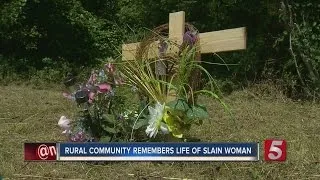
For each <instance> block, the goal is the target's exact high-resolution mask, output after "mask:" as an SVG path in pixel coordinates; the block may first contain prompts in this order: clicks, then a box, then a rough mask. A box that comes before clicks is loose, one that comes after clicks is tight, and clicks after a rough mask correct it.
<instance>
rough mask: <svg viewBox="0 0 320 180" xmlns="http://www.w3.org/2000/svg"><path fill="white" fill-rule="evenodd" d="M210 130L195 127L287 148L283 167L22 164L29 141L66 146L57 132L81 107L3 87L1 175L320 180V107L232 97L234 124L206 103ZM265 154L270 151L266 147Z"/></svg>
mask: <svg viewBox="0 0 320 180" xmlns="http://www.w3.org/2000/svg"><path fill="white" fill-rule="evenodd" d="M200 101H201V102H203V103H205V104H207V105H208V107H209V111H210V115H211V123H209V122H206V123H205V124H204V125H203V126H200V127H194V128H193V130H192V131H193V132H192V133H194V134H195V135H196V136H197V137H199V138H200V139H202V141H215V142H220V141H230V142H231V141H234V142H239V141H240V142H247V141H256V142H262V141H263V140H264V139H266V138H283V139H286V140H287V142H288V152H287V153H288V155H287V161H286V162H284V163H266V162H263V155H262V154H261V157H260V158H261V160H260V161H259V162H252V163H244V162H239V163H234V162H228V163H222V162H205V163H204V162H202V163H200V162H199V163H198V162H197V163H191V162H185V163H182V162H181V163H177V162H165V163H152V162H129V163H125V162H119V163H107V164H106V165H92V164H88V163H81V162H77V163H76V162H72V163H68V162H57V163H50V162H42V163H37V162H31V163H26V162H24V161H23V143H24V142H59V141H64V137H63V136H62V135H61V129H60V128H59V127H58V126H57V122H58V119H59V118H60V116H61V115H66V116H68V117H72V116H73V114H72V110H73V108H74V105H73V104H72V103H71V102H68V101H67V100H65V99H64V98H63V97H62V95H61V92H60V91H58V90H54V89H51V90H35V89H32V88H31V87H23V86H0V102H1V103H0V127H1V128H0V176H2V177H3V178H4V179H113V180H116V179H124V180H125V179H176V180H178V179H238V180H240V179H320V105H319V104H313V103H311V102H294V101H292V100H290V99H287V98H285V97H283V96H282V95H280V94H279V91H277V90H276V89H272V88H270V87H269V86H268V85H264V86H257V87H251V88H248V89H245V90H242V91H237V92H233V93H232V94H231V95H228V96H227V97H226V99H225V101H226V102H227V103H228V104H229V105H230V106H231V109H232V112H233V114H234V117H235V121H232V120H230V117H229V116H228V114H227V113H224V111H223V109H222V108H221V107H220V106H219V105H218V104H217V103H216V102H215V101H211V100H210V101H208V100H207V99H206V98H204V97H202V98H201V99H200ZM260 148H261V149H260V152H263V149H262V147H260Z"/></svg>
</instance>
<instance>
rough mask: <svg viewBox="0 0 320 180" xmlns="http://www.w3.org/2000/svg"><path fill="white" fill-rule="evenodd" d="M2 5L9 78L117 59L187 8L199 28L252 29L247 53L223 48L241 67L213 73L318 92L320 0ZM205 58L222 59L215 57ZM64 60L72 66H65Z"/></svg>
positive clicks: (7, 0)
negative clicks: (124, 47)
mask: <svg viewBox="0 0 320 180" xmlns="http://www.w3.org/2000/svg"><path fill="white" fill-rule="evenodd" d="M0 5H1V10H0V44H1V49H0V55H1V56H2V58H1V61H2V62H0V70H1V72H0V74H1V76H2V80H3V79H5V78H6V79H7V80H5V81H13V80H16V79H19V78H25V79H28V80H30V79H32V82H35V83H38V82H40V81H44V82H45V81H48V79H54V82H57V81H58V79H59V78H61V74H64V73H65V72H64V70H67V69H68V71H69V70H72V71H83V67H85V68H88V69H90V68H91V67H94V66H96V65H98V64H99V62H100V61H104V60H105V59H106V58H107V57H114V58H115V57H117V56H118V55H119V52H120V51H119V50H120V49H119V47H120V45H121V44H122V43H124V42H125V43H127V42H136V41H139V40H141V37H143V36H144V35H145V33H146V32H148V30H149V29H152V28H154V27H156V26H158V25H161V24H164V23H168V14H169V13H171V12H176V11H185V12H186V21H187V22H190V23H192V24H193V25H195V27H196V28H197V29H198V30H199V31H200V32H208V31H213V30H221V29H227V28H236V27H240V26H245V27H246V28H247V31H248V33H247V49H246V50H245V51H241V52H226V53H219V55H220V57H222V59H224V60H225V62H223V63H226V64H237V65H233V66H207V65H206V64H204V67H205V68H206V69H207V70H208V71H209V72H210V74H211V75H212V76H213V77H215V78H218V79H220V81H226V83H228V84H239V85H240V86H238V87H241V86H243V85H247V84H249V82H259V81H261V80H265V79H272V80H278V79H280V81H281V82H282V83H283V85H284V87H285V88H286V89H287V90H288V92H289V94H291V96H298V97H302V96H308V97H311V96H312V97H317V96H319V95H317V94H319V74H320V73H319V34H320V33H319V28H320V27H319V26H320V25H319V24H320V22H319V2H317V1H315V0H307V1H302V0H293V1H290V2H289V4H288V3H287V1H277V0H270V1H246V0H237V1H234V0H216V1H211V0H202V1H195V0H186V1H172V0H161V1H156V2H154V1H145V0H119V1H116V0H110V1H97V0H93V1H91V0H67V1H62V0H46V1H40V0H30V1H26V0H4V1H1V2H0ZM289 9H290V11H291V12H292V15H290V13H289ZM290 17H291V20H290ZM290 36H291V40H289V37H290ZM275 41H276V43H274V42H275ZM289 42H291V46H292V51H293V53H292V52H290V50H288V49H290V43H289ZM46 58H48V59H50V61H51V62H50V63H48V62H47V61H43V59H46ZM202 60H204V61H208V62H218V63H222V62H221V59H220V58H218V57H214V56H212V55H203V56H202ZM65 64H67V65H68V68H65V69H64V70H61V69H60V68H61V67H64V66H65ZM89 66H90V67H89ZM69 67H72V68H69ZM48 69H52V70H48ZM38 71H40V72H38ZM47 73H49V74H51V75H50V76H49V77H47V76H46V74H47ZM53 76H55V77H53ZM42 77H44V78H43V80H41V79H42ZM226 83H225V82H222V84H226Z"/></svg>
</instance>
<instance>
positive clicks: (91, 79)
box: [88, 71, 98, 84]
mask: <svg viewBox="0 0 320 180" xmlns="http://www.w3.org/2000/svg"><path fill="white" fill-rule="evenodd" d="M97 76H98V75H97V73H95V72H94V71H93V72H92V73H91V76H90V78H89V80H88V84H94V83H95V82H96V81H97Z"/></svg>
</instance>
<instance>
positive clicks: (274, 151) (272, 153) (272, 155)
mask: <svg viewBox="0 0 320 180" xmlns="http://www.w3.org/2000/svg"><path fill="white" fill-rule="evenodd" d="M282 144H283V141H272V143H271V146H270V149H269V154H268V158H270V159H272V160H276V159H279V158H280V157H281V156H282V150H281V149H280V148H279V147H277V146H281V145H282ZM275 154H276V155H275Z"/></svg>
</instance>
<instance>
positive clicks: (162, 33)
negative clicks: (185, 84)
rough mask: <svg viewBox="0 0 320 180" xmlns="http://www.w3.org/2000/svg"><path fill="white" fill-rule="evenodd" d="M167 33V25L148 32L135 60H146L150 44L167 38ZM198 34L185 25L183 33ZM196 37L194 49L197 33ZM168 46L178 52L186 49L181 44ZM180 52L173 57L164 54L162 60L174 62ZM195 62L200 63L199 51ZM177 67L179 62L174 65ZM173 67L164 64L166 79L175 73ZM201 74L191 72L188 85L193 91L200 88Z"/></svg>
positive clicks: (194, 71)
mask: <svg viewBox="0 0 320 180" xmlns="http://www.w3.org/2000/svg"><path fill="white" fill-rule="evenodd" d="M168 31H169V24H163V25H161V26H158V27H156V28H154V29H153V30H152V31H150V33H148V34H147V35H146V36H145V37H144V38H143V39H142V41H141V43H140V45H139V47H138V49H137V53H136V59H148V52H149V49H150V47H151V46H150V45H151V43H153V42H155V41H160V42H161V41H163V40H164V39H166V37H167V36H168ZM188 31H189V32H198V30H197V29H196V28H195V27H194V26H193V25H191V24H189V23H185V32H188ZM196 36H197V38H196V39H197V40H196V42H195V44H194V45H195V46H196V47H200V46H199V37H198V33H197V34H196ZM170 46H171V47H172V46H176V47H178V48H179V49H180V52H181V51H182V50H183V49H184V48H185V47H186V44H185V43H184V42H183V43H182V44H177V43H175V42H170ZM180 52H179V53H177V54H174V55H172V54H171V55H168V54H164V56H163V59H166V60H169V61H166V62H170V61H175V60H176V59H177V58H178V57H179V56H180ZM194 60H195V61H199V62H200V61H201V52H200V50H197V51H196V56H195V59H194ZM175 64H177V65H178V66H179V62H178V63H175ZM175 68H176V67H175V66H173V65H170V63H168V64H166V75H167V77H168V79H169V78H170V76H171V75H172V74H173V73H174V72H175ZM200 82H201V72H200V71H199V70H196V69H194V70H192V76H190V79H189V85H190V86H191V88H192V89H193V90H199V88H200V87H201V83H200Z"/></svg>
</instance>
